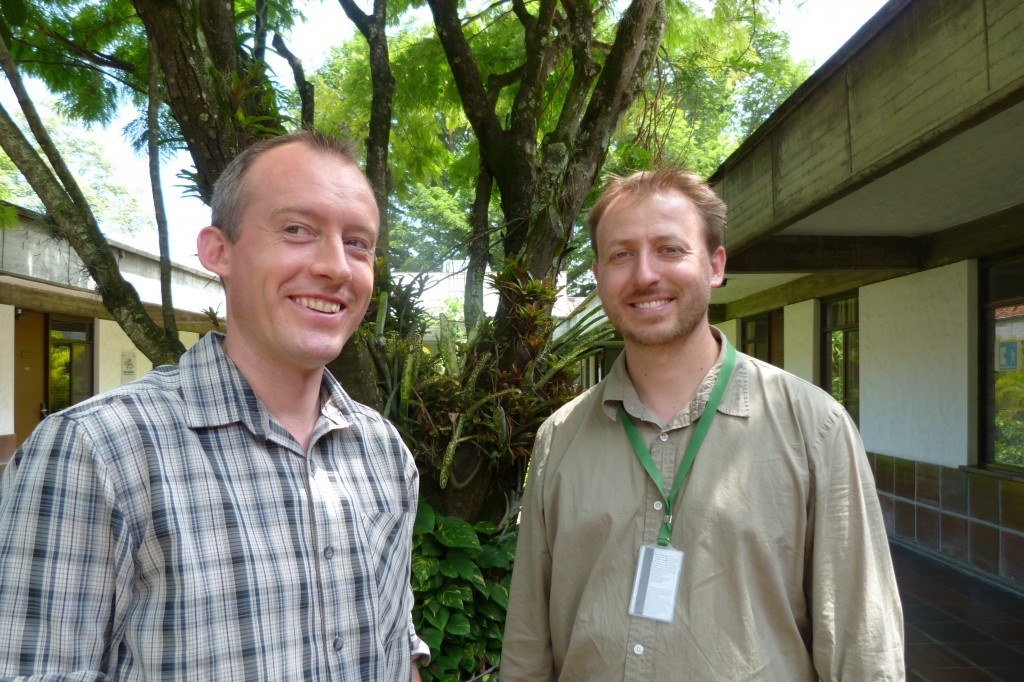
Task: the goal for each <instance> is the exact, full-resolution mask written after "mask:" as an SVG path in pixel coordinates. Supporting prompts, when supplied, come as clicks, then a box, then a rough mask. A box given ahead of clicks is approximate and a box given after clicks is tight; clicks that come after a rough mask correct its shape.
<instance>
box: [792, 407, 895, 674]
mask: <svg viewBox="0 0 1024 682" xmlns="http://www.w3.org/2000/svg"><path fill="white" fill-rule="evenodd" d="M832 416H833V419H831V420H830V421H829V423H828V424H826V426H825V427H824V428H823V429H822V432H821V434H820V437H819V439H818V447H816V448H815V451H814V452H813V454H812V462H813V464H814V479H813V486H814V487H813V491H812V492H813V498H812V504H813V507H812V510H811V522H812V524H813V527H812V529H811V530H810V533H811V538H812V541H811V542H812V547H811V551H810V553H809V560H810V562H811V565H810V566H809V571H808V574H807V575H808V580H809V585H808V588H807V593H808V601H809V609H810V614H811V627H812V638H813V641H812V650H813V658H814V666H815V668H816V670H817V672H818V676H819V677H820V679H822V680H839V679H843V680H902V679H904V663H903V612H902V609H901V607H900V598H899V593H898V592H897V588H896V577H895V574H894V573H893V568H892V560H891V558H890V556H889V544H888V538H887V537H886V533H885V526H884V523H883V521H882V512H881V508H880V506H879V504H878V495H877V493H876V491H875V485H874V478H873V476H872V473H871V468H870V466H869V465H868V461H867V456H866V454H865V452H864V446H863V444H862V443H861V440H860V436H859V434H858V433H857V428H856V426H854V424H853V422H852V420H851V419H850V417H849V415H847V414H846V412H845V411H842V410H839V409H838V408H837V410H836V412H834V413H833V415H832Z"/></svg>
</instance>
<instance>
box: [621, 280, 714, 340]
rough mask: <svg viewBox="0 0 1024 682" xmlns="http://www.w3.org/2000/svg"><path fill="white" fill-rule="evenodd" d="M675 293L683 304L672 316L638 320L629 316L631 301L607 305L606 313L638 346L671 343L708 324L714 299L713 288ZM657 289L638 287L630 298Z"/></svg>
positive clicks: (649, 294)
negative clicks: (646, 322)
mask: <svg viewBox="0 0 1024 682" xmlns="http://www.w3.org/2000/svg"><path fill="white" fill-rule="evenodd" d="M673 293H674V294H675V296H674V298H675V302H676V305H677V306H679V311H678V314H677V315H676V317H675V318H674V319H671V320H668V319H666V320H658V321H656V322H654V323H652V324H643V323H637V322H636V321H630V320H629V319H628V310H626V309H628V307H629V306H628V305H622V306H621V307H615V306H609V307H607V308H605V314H606V315H607V317H608V320H609V321H610V322H611V323H612V326H614V327H615V328H616V329H617V330H618V331H619V333H620V334H622V338H623V339H625V340H626V341H628V342H629V343H632V344H634V345H637V346H642V347H647V348H656V347H661V346H670V345H674V344H676V343H679V342H680V341H684V340H686V339H688V338H690V336H691V335H693V333H694V332H696V331H698V330H699V329H702V328H703V327H704V326H706V325H707V312H708V303H709V302H710V300H711V290H710V289H707V290H699V291H693V292H691V294H692V295H691V296H690V297H688V298H687V297H684V296H681V295H679V293H680V292H673ZM657 295H658V292H657V291H656V290H644V291H635V292H631V293H630V294H629V297H628V298H634V297H654V296H657Z"/></svg>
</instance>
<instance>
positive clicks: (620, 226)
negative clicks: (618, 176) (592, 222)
mask: <svg viewBox="0 0 1024 682" xmlns="http://www.w3.org/2000/svg"><path fill="white" fill-rule="evenodd" d="M652 227H658V228H659V230H661V231H664V230H678V231H680V232H684V233H689V232H691V231H693V230H701V229H702V228H703V224H702V221H701V217H700V213H699V212H698V211H697V207H696V205H695V204H694V203H693V201H691V200H690V198H689V197H687V196H686V195H684V194H683V193H682V192H679V191H678V190H675V189H671V188H659V189H656V190H654V191H651V192H644V193H628V194H622V195H620V196H618V197H616V198H615V199H614V200H613V201H612V202H611V203H610V204H608V208H607V209H606V210H605V212H604V215H602V216H601V220H600V221H599V222H598V224H597V235H596V236H597V240H598V242H601V241H606V240H609V239H612V238H614V237H616V236H622V233H623V232H624V231H629V230H630V228H632V229H634V230H635V229H640V228H652Z"/></svg>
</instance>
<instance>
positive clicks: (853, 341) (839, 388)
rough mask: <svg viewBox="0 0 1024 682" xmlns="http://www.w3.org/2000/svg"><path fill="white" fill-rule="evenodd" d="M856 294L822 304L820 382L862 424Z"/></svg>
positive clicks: (855, 420)
mask: <svg viewBox="0 0 1024 682" xmlns="http://www.w3.org/2000/svg"><path fill="white" fill-rule="evenodd" d="M858 325H859V317H858V306H857V295H856V294H854V295H852V296H850V295H847V296H844V297H842V298H837V299H831V300H825V301H822V339H821V355H822V357H821V381H822V388H824V389H825V390H826V391H828V392H829V393H831V394H832V397H833V398H835V399H836V400H838V401H839V402H840V403H841V404H842V405H843V407H845V408H846V411H847V412H849V413H850V416H851V417H853V421H854V422H856V423H857V424H860V330H859V326H858Z"/></svg>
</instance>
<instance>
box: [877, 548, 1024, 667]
mask: <svg viewBox="0 0 1024 682" xmlns="http://www.w3.org/2000/svg"><path fill="white" fill-rule="evenodd" d="M892 560H893V564H894V565H895V567H896V579H897V581H898V582H899V586H900V596H901V598H902V599H903V617H904V621H905V626H906V645H907V680H908V682H918V681H924V682H946V681H947V680H948V681H949V682H954V681H955V682H974V681H975V680H984V681H986V682H988V681H990V680H1012V681H1013V682H1021V681H1022V680H1024V596H1021V595H1019V594H1016V593H1014V592H1011V591H1009V590H1005V589H1002V588H999V587H997V586H995V585H993V584H991V583H987V582H985V581H983V580H981V579H979V578H976V577H974V576H971V575H969V574H968V573H964V572H961V571H958V570H956V569H954V568H951V567H949V566H946V565H944V564H942V563H941V562H938V561H936V560H934V559H931V558H928V557H925V556H923V555H921V554H918V553H916V552H914V551H913V550H910V549H906V548H904V547H900V546H898V545H893V546H892Z"/></svg>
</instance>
